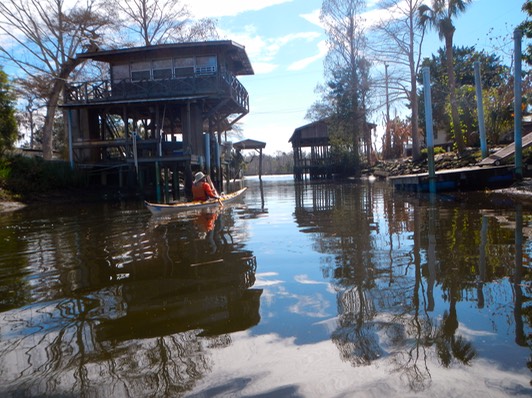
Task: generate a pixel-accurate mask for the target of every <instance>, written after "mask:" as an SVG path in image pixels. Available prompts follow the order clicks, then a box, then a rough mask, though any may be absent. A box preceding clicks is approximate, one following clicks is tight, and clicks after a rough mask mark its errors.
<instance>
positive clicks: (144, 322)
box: [0, 177, 532, 397]
mask: <svg viewBox="0 0 532 398" xmlns="http://www.w3.org/2000/svg"><path fill="white" fill-rule="evenodd" d="M247 184H249V189H248V191H247V192H246V196H245V198H244V205H238V206H234V207H233V206H227V207H225V208H224V209H223V211H219V212H213V213H196V214H187V215H176V216H172V217H161V218H154V217H151V216H150V215H149V213H148V212H147V211H146V210H145V209H143V208H141V207H140V206H139V205H138V204H131V203H130V204H119V205H95V206H90V205H88V206H81V207H72V208H68V207H61V208H57V209H55V208H44V207H43V208H39V209H28V210H24V211H22V212H16V213H10V214H4V215H0V224H1V226H2V228H0V244H1V245H2V251H1V252H0V293H1V295H0V305H1V307H0V395H2V396H4V395H6V396H9V395H10V394H11V395H13V396H17V395H18V396H36V395H37V396H39V395H43V396H47V395H48V396H59V395H64V396H113V397H132V396H134V397H141V396H166V397H175V396H228V395H232V396H276V395H277V396H279V395H281V396H282V395H283V394H284V395H291V396H302V397H303V396H304V397H323V396H357V397H359V396H361V397H365V396H410V395H412V394H413V393H414V392H415V393H416V394H415V395H416V396H420V397H421V396H422V397H427V396H433V395H434V394H436V395H445V396H452V395H454V396H465V395H471V396H488V395H489V396H510V395H511V396H530V395H531V393H532V389H531V388H530V385H529V382H530V371H529V370H528V369H527V366H528V367H530V366H531V365H530V352H531V351H530V350H531V346H532V341H531V338H530V336H531V333H532V326H531V324H532V320H531V317H530V303H531V302H532V301H531V296H532V291H531V285H530V277H531V271H530V270H531V259H530V254H531V242H532V240H531V238H532V228H531V227H532V224H531V222H532V219H531V211H530V207H529V206H528V205H527V204H526V203H523V204H519V203H515V202H513V201H511V200H509V199H508V198H507V197H503V196H498V195H491V194H486V193H478V194H475V193H468V195H467V196H461V194H456V195H445V196H443V195H438V196H435V197H422V196H416V195H411V194H398V193H396V192H393V190H391V189H389V186H387V185H386V184H380V183H370V182H368V181H361V182H358V181H357V182H355V181H353V182H349V183H335V184H332V183H329V184H325V183H314V182H313V183H309V184H294V182H293V181H292V180H290V179H286V178H285V179H281V178H273V177H272V178H270V177H263V179H262V180H260V181H253V180H251V179H250V180H248V181H247Z"/></svg>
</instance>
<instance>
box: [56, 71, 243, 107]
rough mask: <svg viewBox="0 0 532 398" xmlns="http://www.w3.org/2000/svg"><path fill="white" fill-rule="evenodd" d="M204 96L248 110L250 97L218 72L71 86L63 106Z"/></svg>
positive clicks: (94, 82)
mask: <svg viewBox="0 0 532 398" xmlns="http://www.w3.org/2000/svg"><path fill="white" fill-rule="evenodd" d="M195 95H206V96H213V97H217V98H218V97H220V95H222V96H226V97H230V98H232V99H233V101H234V102H235V103H236V104H237V105H238V106H240V107H241V108H244V109H245V110H249V96H248V92H247V90H246V89H245V88H244V86H243V85H242V83H240V82H239V81H238V79H237V78H236V77H235V76H233V75H232V74H230V73H226V72H218V73H211V74H201V75H193V76H187V77H180V78H172V79H162V80H140V81H131V80H130V79H127V80H120V81H118V82H111V81H110V80H103V81H91V82H82V83H72V84H69V85H67V87H66V99H65V101H66V104H67V105H74V104H75V105H78V104H94V103H99V102H108V101H122V100H133V99H164V98H170V97H189V96H195Z"/></svg>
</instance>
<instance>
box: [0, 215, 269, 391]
mask: <svg viewBox="0 0 532 398" xmlns="http://www.w3.org/2000/svg"><path fill="white" fill-rule="evenodd" d="M139 223H146V224H145V225H144V227H142V226H139V225H138V224H139ZM128 224H131V225H128ZM96 225H99V227H101V230H99V231H95V230H94V229H95V227H94V224H91V225H90V226H86V225H85V224H84V223H79V224H76V225H75V229H73V227H72V225H68V226H65V227H64V229H63V228H62V227H58V228H55V229H52V230H48V231H43V230H38V231H34V232H28V233H35V234H39V236H41V235H42V236H45V235H46V234H47V235H48V236H49V237H50V241H54V242H61V244H60V245H58V246H54V245H51V246H50V248H49V249H48V250H49V252H50V256H49V257H48V258H46V259H44V258H42V256H40V253H42V251H41V252H36V256H34V257H31V256H30V257H31V258H30V260H29V261H31V262H33V263H34V265H33V267H38V268H40V269H43V270H44V269H46V270H47V272H43V273H41V274H39V277H40V278H41V283H42V284H43V285H45V286H46V289H43V294H44V296H43V297H40V298H38V299H37V302H32V301H31V300H29V301H28V305H27V306H25V307H19V308H18V309H13V310H11V311H5V312H3V313H2V325H3V326H2V330H1V337H2V338H1V340H0V356H1V357H2V361H1V362H0V377H1V378H2V380H3V382H2V389H1V390H0V392H2V391H3V392H9V393H11V394H13V395H17V396H22V395H23V396H39V395H58V394H66V395H75V396H167V397H173V396H178V395H180V394H182V393H183V392H184V391H187V390H189V389H191V388H192V386H193V385H194V384H195V383H196V382H197V381H198V380H199V379H201V378H202V377H204V375H205V374H206V373H208V372H209V371H210V368H211V361H210V359H209V352H210V349H213V348H221V347H226V346H228V345H229V344H231V337H230V335H229V333H231V332H234V331H238V330H245V329H246V328H249V327H251V326H253V325H255V324H257V323H258V322H259V320H260V316H259V312H258V309H259V304H260V295H261V292H262V291H261V290H259V289H252V286H253V285H254V283H255V272H256V267H257V264H256V259H255V256H254V255H253V253H252V252H250V251H248V250H244V249H243V244H242V243H240V242H239V238H242V236H241V235H240V236H239V234H240V233H237V235H236V236H233V235H234V233H235V231H234V228H233V227H234V220H233V214H232V212H231V210H230V209H228V210H227V211H224V212H222V213H220V214H217V215H216V218H215V219H214V225H212V228H210V230H209V231H205V230H204V229H202V228H203V227H204V226H203V225H200V224H199V223H197V219H196V215H194V216H191V217H185V218H182V217H181V218H179V217H178V218H171V217H170V218H166V219H159V220H155V219H153V218H152V219H148V218H143V219H142V218H141V219H139V218H138V217H128V218H127V219H126V220H124V222H123V223H121V224H120V225H106V224H105V223H104V222H102V223H100V224H96ZM128 229H129V230H131V231H138V230H144V231H145V233H144V234H143V235H141V236H140V235H134V234H133V233H132V234H128ZM205 232H206V233H210V234H211V236H210V240H206V239H202V237H201V236H200V234H201V233H205ZM92 236H98V238H99V239H98V242H97V244H94V245H90V247H89V248H87V247H86V245H80V242H87V241H89V242H92V241H93V239H92ZM62 238H64V239H62ZM39 239H42V238H39ZM28 240H30V241H31V239H28ZM26 251H27V250H26ZM86 251H87V252H90V255H87V256H86V255H85V252H86ZM52 255H53V256H56V258H55V259H54V258H52V257H51V256H52ZM59 259H61V261H58V260H59ZM54 264H55V265H54ZM5 325H9V330H8V329H7V327H6V326H5Z"/></svg>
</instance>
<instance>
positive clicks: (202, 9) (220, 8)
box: [188, 0, 293, 18]
mask: <svg viewBox="0 0 532 398" xmlns="http://www.w3.org/2000/svg"><path fill="white" fill-rule="evenodd" d="M291 1H293V0H260V1H256V0H255V1H253V0H225V1H220V0H194V1H190V2H189V4H188V8H189V10H190V11H191V12H192V15H193V16H194V17H195V18H218V17H228V16H235V15H238V14H242V13H244V12H246V11H259V10H262V9H264V8H268V7H271V6H274V5H278V4H283V3H290V2H291Z"/></svg>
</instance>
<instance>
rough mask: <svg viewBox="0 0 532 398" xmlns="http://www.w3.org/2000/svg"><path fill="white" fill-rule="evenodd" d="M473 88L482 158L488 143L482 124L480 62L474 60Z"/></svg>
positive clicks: (484, 155) (484, 127) (485, 156)
mask: <svg viewBox="0 0 532 398" xmlns="http://www.w3.org/2000/svg"><path fill="white" fill-rule="evenodd" d="M474 65H475V88H476V93H477V116H478V130H479V132H480V152H481V153H482V159H484V158H487V157H488V143H487V139H486V126H485V124H484V104H483V101H482V80H481V79H480V62H479V61H475V64H474Z"/></svg>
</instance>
